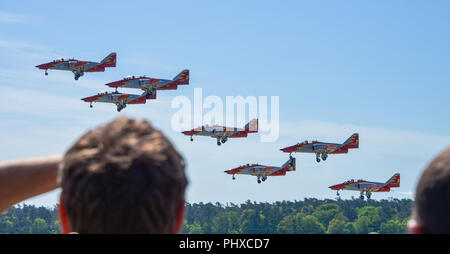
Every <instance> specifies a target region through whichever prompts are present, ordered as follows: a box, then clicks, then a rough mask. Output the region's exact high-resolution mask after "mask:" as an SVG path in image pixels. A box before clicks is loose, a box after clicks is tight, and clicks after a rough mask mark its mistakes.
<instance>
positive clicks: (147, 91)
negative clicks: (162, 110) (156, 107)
mask: <svg viewBox="0 0 450 254" xmlns="http://www.w3.org/2000/svg"><path fill="white" fill-rule="evenodd" d="M144 91H145V99H147V100H148V99H150V97H151V96H152V95H153V94H154V93H155V90H150V89H145V90H144Z"/></svg>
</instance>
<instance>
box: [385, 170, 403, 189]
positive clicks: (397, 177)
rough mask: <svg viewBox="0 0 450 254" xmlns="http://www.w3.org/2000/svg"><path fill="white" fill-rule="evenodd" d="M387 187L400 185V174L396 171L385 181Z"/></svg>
mask: <svg viewBox="0 0 450 254" xmlns="http://www.w3.org/2000/svg"><path fill="white" fill-rule="evenodd" d="M385 186H388V187H400V174H399V173H396V174H395V175H393V176H392V177H391V178H389V180H388V181H387V182H386V183H385Z"/></svg>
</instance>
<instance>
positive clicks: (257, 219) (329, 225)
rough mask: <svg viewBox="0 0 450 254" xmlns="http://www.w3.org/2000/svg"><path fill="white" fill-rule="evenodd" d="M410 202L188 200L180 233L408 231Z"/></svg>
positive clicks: (403, 200) (356, 232) (397, 232)
mask: <svg viewBox="0 0 450 254" xmlns="http://www.w3.org/2000/svg"><path fill="white" fill-rule="evenodd" d="M412 203H413V201H412V200H410V199H402V200H399V199H393V200H381V201H375V200H368V201H364V200H360V199H351V200H331V199H326V200H318V199H315V198H311V199H304V200H303V201H280V202H275V203H256V202H251V201H247V202H245V203H244V204H241V205H236V204H233V203H230V204H226V205H223V204H220V203H215V204H212V203H207V204H204V203H198V204H187V213H186V221H185V224H184V228H183V233H196V234H236V233H244V234H245V233H249V234H325V233H327V234H367V233H371V232H376V233H381V234H403V233H406V232H407V230H406V224H407V222H408V220H409V218H410V216H411V209H412Z"/></svg>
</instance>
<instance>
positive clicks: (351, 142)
mask: <svg viewBox="0 0 450 254" xmlns="http://www.w3.org/2000/svg"><path fill="white" fill-rule="evenodd" d="M353 148H359V135H358V133H355V134H353V135H352V136H351V137H350V138H348V139H347V140H346V141H345V142H344V143H342V144H335V143H323V142H318V141H312V142H308V141H305V142H302V143H297V144H296V145H293V146H288V147H285V148H282V149H280V150H281V151H283V152H285V153H315V154H316V161H317V162H320V157H322V160H326V159H327V157H328V154H338V153H348V149H353Z"/></svg>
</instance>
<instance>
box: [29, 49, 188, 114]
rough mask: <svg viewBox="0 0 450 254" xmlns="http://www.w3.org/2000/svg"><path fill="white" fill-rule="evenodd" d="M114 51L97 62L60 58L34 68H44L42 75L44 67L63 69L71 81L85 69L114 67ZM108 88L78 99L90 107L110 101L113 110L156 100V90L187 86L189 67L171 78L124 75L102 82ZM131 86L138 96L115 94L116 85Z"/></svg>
mask: <svg viewBox="0 0 450 254" xmlns="http://www.w3.org/2000/svg"><path fill="white" fill-rule="evenodd" d="M116 57H117V54H116V53H114V52H113V53H111V54H109V55H108V56H107V57H105V58H104V59H103V60H102V61H101V62H100V63H97V62H88V61H81V60H76V59H74V58H71V59H68V60H64V58H62V59H59V60H53V61H52V62H48V63H43V64H40V65H37V66H36V67H37V68H39V69H41V70H45V75H46V76H47V75H48V72H47V71H48V70H63V71H72V72H73V73H74V74H75V80H78V79H79V78H80V77H81V76H83V75H84V73H85V72H104V71H105V68H106V67H116ZM106 85H107V86H108V87H112V88H115V91H114V92H105V93H98V94H96V95H93V96H89V97H86V98H82V99H81V100H82V101H84V102H88V103H89V106H90V107H91V108H92V107H93V105H92V103H94V102H103V103H113V104H116V106H117V111H118V112H120V111H122V109H124V108H125V107H126V106H127V104H145V103H146V102H147V100H151V99H156V91H157V90H176V89H177V88H178V86H179V85H189V70H183V71H182V72H180V74H178V75H177V76H175V78H173V79H158V78H149V77H146V76H140V77H134V76H131V77H127V78H124V79H121V80H118V81H114V82H110V83H107V84H106ZM119 87H122V88H135V89H141V90H143V91H144V93H142V94H141V95H137V94H128V93H119V92H118V91H117V88H119Z"/></svg>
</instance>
